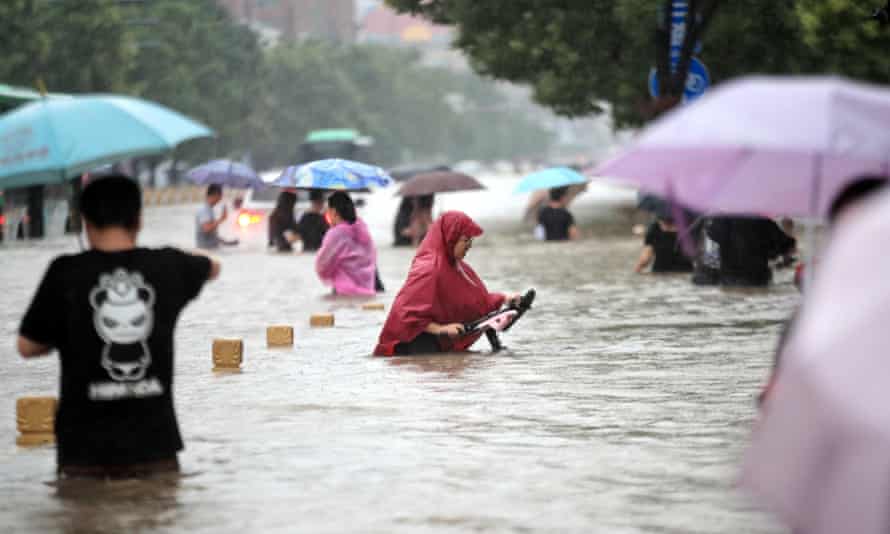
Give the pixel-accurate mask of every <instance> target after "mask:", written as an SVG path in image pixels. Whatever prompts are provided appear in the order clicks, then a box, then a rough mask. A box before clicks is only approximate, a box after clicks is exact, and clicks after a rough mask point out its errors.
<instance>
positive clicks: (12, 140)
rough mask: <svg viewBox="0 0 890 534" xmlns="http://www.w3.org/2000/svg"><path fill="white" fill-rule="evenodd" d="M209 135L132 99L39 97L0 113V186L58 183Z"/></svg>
mask: <svg viewBox="0 0 890 534" xmlns="http://www.w3.org/2000/svg"><path fill="white" fill-rule="evenodd" d="M212 135H213V131H212V130H210V129H209V128H207V127H206V126H204V125H203V124H200V123H198V122H195V121H193V120H191V119H189V118H188V117H185V116H184V115H181V114H179V113H177V112H175V111H173V110H170V109H168V108H165V107H163V106H160V105H158V104H154V103H152V102H148V101H145V100H140V99H138V98H131V97H125V96H116V95H87V96H80V97H71V98H52V99H43V100H40V101H39V102H32V103H30V104H26V105H24V106H22V107H20V108H17V109H15V110H13V111H10V112H9V113H6V114H4V115H0V189H4V188H12V187H22V186H27V185H38V184H45V183H51V182H59V181H62V180H65V179H67V178H71V177H74V176H78V175H80V174H82V173H83V172H85V171H88V170H90V169H93V168H95V167H98V166H100V165H102V164H105V163H111V162H114V161H118V160H121V159H124V158H130V157H136V156H144V155H148V154H157V153H159V152H164V151H167V150H170V149H172V148H173V147H175V146H176V145H178V144H179V143H182V142H183V141H187V140H189V139H195V138H198V137H208V136H212Z"/></svg>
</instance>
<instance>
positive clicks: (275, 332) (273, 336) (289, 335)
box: [266, 325, 294, 348]
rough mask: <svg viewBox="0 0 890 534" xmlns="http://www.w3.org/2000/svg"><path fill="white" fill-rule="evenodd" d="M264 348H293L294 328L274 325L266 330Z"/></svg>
mask: <svg viewBox="0 0 890 534" xmlns="http://www.w3.org/2000/svg"><path fill="white" fill-rule="evenodd" d="M266 346H267V347H270V348H271V347H293V346H294V327H292V326H284V325H276V326H269V327H267V328H266Z"/></svg>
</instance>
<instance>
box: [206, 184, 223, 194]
mask: <svg viewBox="0 0 890 534" xmlns="http://www.w3.org/2000/svg"><path fill="white" fill-rule="evenodd" d="M215 195H222V186H221V185H219V184H210V185H208V186H207V196H208V197H212V196H215Z"/></svg>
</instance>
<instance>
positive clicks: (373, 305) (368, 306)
mask: <svg viewBox="0 0 890 534" xmlns="http://www.w3.org/2000/svg"><path fill="white" fill-rule="evenodd" d="M362 309H363V310H365V311H381V310H385V309H386V306H384V305H383V303H382V302H366V303H364V304H362Z"/></svg>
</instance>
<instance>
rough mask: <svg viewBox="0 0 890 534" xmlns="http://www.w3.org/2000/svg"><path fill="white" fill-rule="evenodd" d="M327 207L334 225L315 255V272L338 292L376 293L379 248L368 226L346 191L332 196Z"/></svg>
mask: <svg viewBox="0 0 890 534" xmlns="http://www.w3.org/2000/svg"><path fill="white" fill-rule="evenodd" d="M328 206H329V210H328V215H329V218H330V219H331V221H332V225H331V228H330V229H329V230H328V231H327V233H325V235H324V239H323V240H322V243H321V248H320V249H319V250H318V254H317V255H316V257H315V272H317V273H318V277H319V278H321V281H322V282H323V283H324V284H325V285H329V286H333V288H334V293H336V294H337V295H374V294H375V290H374V273H375V271H376V265H377V251H376V250H375V249H374V241H373V240H372V239H371V234H370V233H369V232H368V227H367V226H365V223H364V221H362V220H361V219H359V218H358V217H356V214H355V206H354V205H353V203H352V199H350V198H349V195H347V194H346V193H342V192H337V193H334V194H333V195H331V196H330V198H329V199H328Z"/></svg>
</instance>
